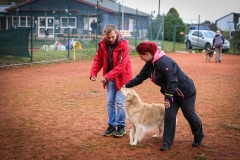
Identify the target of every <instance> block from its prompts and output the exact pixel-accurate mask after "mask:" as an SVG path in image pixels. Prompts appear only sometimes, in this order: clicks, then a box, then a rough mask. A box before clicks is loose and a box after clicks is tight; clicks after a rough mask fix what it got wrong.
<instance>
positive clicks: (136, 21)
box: [6, 0, 151, 37]
mask: <svg viewBox="0 0 240 160" xmlns="http://www.w3.org/2000/svg"><path fill="white" fill-rule="evenodd" d="M31 7H32V8H31ZM121 7H122V6H121V5H120V4H119V3H115V2H112V1H107V0H101V1H100V0H51V1H50V0H32V3H31V1H30V0H26V2H24V3H21V4H14V3H13V5H11V6H9V7H8V8H7V9H6V11H7V13H8V14H9V15H8V16H7V19H6V29H11V28H26V27H29V28H30V27H31V15H33V24H32V26H33V33H34V34H35V35H36V36H37V37H44V36H45V34H46V31H47V32H48V34H49V37H55V36H56V35H62V34H66V33H67V31H68V27H69V28H70V31H71V33H70V34H74V33H75V34H79V33H82V34H88V33H91V31H92V30H91V27H90V23H91V22H92V20H93V19H95V20H97V19H98V21H99V24H101V25H99V27H100V28H98V31H100V32H99V34H102V30H103V28H104V26H105V25H106V24H115V25H116V26H117V27H118V28H119V29H121V30H122V12H121ZM31 9H32V11H31ZM150 16H151V15H150V14H148V13H144V12H141V11H137V10H136V9H132V8H129V7H126V6H124V24H123V26H124V30H128V31H129V32H130V33H131V34H132V35H135V33H136V32H135V31H136V30H138V31H139V33H140V34H139V35H140V36H142V37H147V30H148V23H149V20H150ZM68 19H69V21H68Z"/></svg>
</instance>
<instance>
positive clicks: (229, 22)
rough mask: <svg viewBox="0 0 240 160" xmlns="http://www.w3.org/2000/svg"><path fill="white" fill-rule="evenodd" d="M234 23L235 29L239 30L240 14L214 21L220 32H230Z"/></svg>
mask: <svg viewBox="0 0 240 160" xmlns="http://www.w3.org/2000/svg"><path fill="white" fill-rule="evenodd" d="M235 23H236V29H240V28H239V25H240V13H233V12H232V13H230V14H228V15H226V16H224V17H222V18H219V19H217V20H216V26H217V28H218V29H220V30H222V31H230V30H233V29H234V24H235Z"/></svg>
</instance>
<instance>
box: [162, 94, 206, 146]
mask: <svg viewBox="0 0 240 160" xmlns="http://www.w3.org/2000/svg"><path fill="white" fill-rule="evenodd" d="M195 100H196V94H195V95H194V96H192V97H190V98H188V99H185V100H183V101H174V102H170V107H169V108H166V109H165V117H164V132H163V143H167V144H168V145H172V143H173V141H174V136H175V131H176V116H177V112H178V109H179V108H181V110H182V112H183V115H184V117H185V118H186V119H187V121H188V123H189V125H190V128H191V130H192V134H193V135H194V140H195V141H201V140H202V139H203V137H204V133H203V128H202V122H201V119H200V118H199V116H198V115H197V113H196V111H195Z"/></svg>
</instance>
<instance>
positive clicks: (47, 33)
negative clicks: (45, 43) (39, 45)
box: [45, 29, 49, 37]
mask: <svg viewBox="0 0 240 160" xmlns="http://www.w3.org/2000/svg"><path fill="white" fill-rule="evenodd" d="M45 34H46V36H47V37H48V36H49V32H48V29H47V30H45Z"/></svg>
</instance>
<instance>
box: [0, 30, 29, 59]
mask: <svg viewBox="0 0 240 160" xmlns="http://www.w3.org/2000/svg"><path fill="white" fill-rule="evenodd" d="M29 32H30V28H25V29H11V30H0V48H1V49H0V55H7V56H18V57H30V55H29V52H28V39H29V38H28V37H29Z"/></svg>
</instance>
